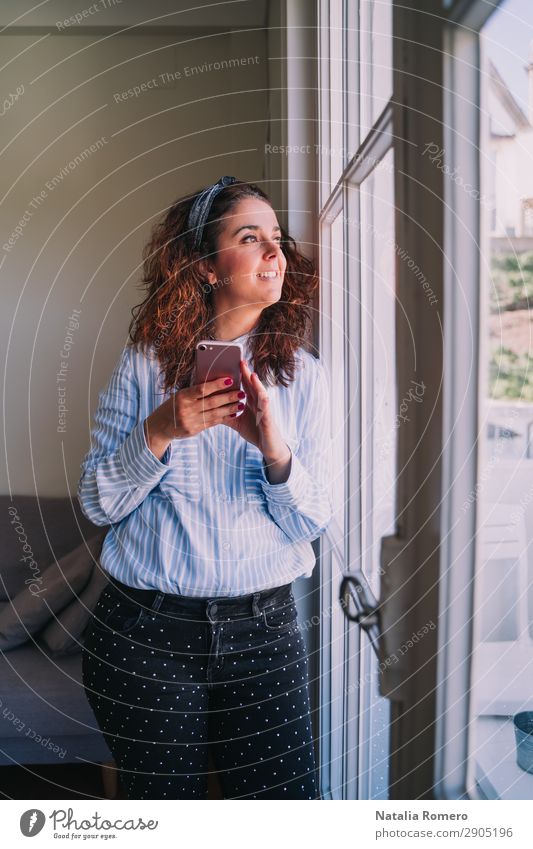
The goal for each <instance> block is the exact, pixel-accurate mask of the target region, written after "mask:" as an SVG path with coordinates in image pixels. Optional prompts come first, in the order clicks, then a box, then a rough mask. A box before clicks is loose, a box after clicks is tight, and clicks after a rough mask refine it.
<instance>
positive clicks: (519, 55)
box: [483, 0, 533, 115]
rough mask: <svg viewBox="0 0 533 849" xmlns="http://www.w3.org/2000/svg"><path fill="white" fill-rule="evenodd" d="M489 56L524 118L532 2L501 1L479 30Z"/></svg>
mask: <svg viewBox="0 0 533 849" xmlns="http://www.w3.org/2000/svg"><path fill="white" fill-rule="evenodd" d="M483 34H484V36H485V37H486V43H487V49H488V52H489V56H490V58H491V59H492V61H493V62H494V64H495V65H496V67H497V68H498V71H499V72H500V74H501V75H502V77H503V79H504V80H505V82H506V83H507V85H508V87H509V89H510V90H511V92H512V94H513V96H514V97H515V99H516V100H517V101H518V103H519V104H520V106H521V107H522V109H523V110H524V112H525V113H526V115H527V114H528V78H527V72H526V71H525V70H524V66H525V65H527V64H528V62H529V57H530V54H531V42H532V41H533V0H504V2H503V3H501V4H500V5H499V6H498V8H497V9H496V10H495V11H494V12H493V13H492V15H491V16H490V18H489V20H488V21H487V23H486V24H485V26H484V27H483Z"/></svg>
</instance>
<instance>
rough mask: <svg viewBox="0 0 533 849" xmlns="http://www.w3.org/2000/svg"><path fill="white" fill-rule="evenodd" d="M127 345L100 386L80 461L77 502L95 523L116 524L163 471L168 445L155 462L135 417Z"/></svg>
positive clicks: (133, 382)
mask: <svg viewBox="0 0 533 849" xmlns="http://www.w3.org/2000/svg"><path fill="white" fill-rule="evenodd" d="M134 355H135V351H134V350H133V348H132V347H131V346H129V345H127V346H126V347H125V348H124V350H123V352H122V354H121V357H120V360H119V362H118V363H117V365H116V366H115V369H114V371H113V373H112V375H111V379H110V381H109V384H108V386H107V388H106V389H105V390H103V391H102V392H100V393H99V396H98V407H97V410H96V413H95V417H94V420H95V427H94V429H93V430H92V432H91V449H90V450H89V452H88V454H87V455H86V456H85V459H84V460H83V462H82V464H81V470H82V474H81V477H80V479H79V482H78V490H77V495H78V500H79V502H80V506H81V509H82V512H83V513H84V514H85V516H87V518H88V519H89V520H90V521H91V522H93V523H94V524H95V525H108V524H113V523H115V522H120V521H121V519H123V518H124V517H125V516H127V515H128V514H129V513H131V512H132V511H133V510H135V508H136V507H138V506H139V504H140V503H141V502H142V501H143V500H144V499H145V498H146V496H147V495H148V493H149V492H150V490H152V489H153V488H154V487H155V486H156V485H157V484H158V483H159V481H160V480H161V478H162V476H163V475H164V474H165V472H168V469H169V465H168V464H169V462H170V457H171V453H172V443H170V445H169V447H168V448H167V450H166V451H165V453H164V454H163V457H162V458H161V460H158V459H157V457H156V456H155V454H153V453H152V452H151V451H150V449H149V447H148V444H147V442H146V436H145V432H144V419H142V420H140V421H139V406H140V405H139V397H140V393H139V385H138V381H137V378H136V375H135V370H134V368H133V364H132V358H133V356H134Z"/></svg>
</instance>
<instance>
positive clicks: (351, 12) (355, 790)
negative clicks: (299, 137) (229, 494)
mask: <svg viewBox="0 0 533 849" xmlns="http://www.w3.org/2000/svg"><path fill="white" fill-rule="evenodd" d="M319 10H320V26H319V31H320V33H321V35H320V38H319V51H320V121H319V145H320V150H321V157H320V181H319V182H320V189H319V200H320V209H321V213H320V271H321V281H322V307H321V328H320V349H321V355H322V356H323V357H325V358H327V360H328V362H329V367H330V370H331V373H332V376H333V377H332V379H333V387H332V392H333V396H334V397H333V400H332V410H334V415H333V416H332V422H331V426H332V438H333V439H334V444H335V489H336V493H337V503H336V506H335V520H334V522H333V523H332V525H331V526H330V529H329V531H328V534H327V535H326V538H325V541H324V544H323V551H322V556H321V563H322V610H323V611H324V610H331V611H332V615H331V616H330V617H324V618H323V625H322V639H321V668H320V681H321V695H320V708H321V711H320V712H321V733H320V739H321V747H320V749H321V751H320V776H321V790H322V796H323V798H330V799H343V798H345V799H357V798H359V799H384V798H387V797H388V759H389V752H388V749H389V730H388V729H389V702H388V701H387V700H386V699H384V698H382V697H381V696H380V694H379V689H378V681H379V674H378V662H377V658H376V656H375V654H374V650H373V647H372V645H371V643H370V641H369V639H368V637H367V636H366V634H365V632H363V631H361V630H360V629H359V628H358V627H357V626H356V625H353V624H351V623H349V622H348V621H347V620H346V619H345V617H344V615H343V612H342V609H341V607H340V605H339V604H338V590H339V585H340V581H341V577H342V573H343V572H347V571H349V570H350V569H356V568H359V567H360V566H361V564H363V571H364V574H365V575H366V578H367V581H368V585H369V587H370V588H371V589H372V591H373V592H374V594H375V595H376V597H379V591H380V586H379V584H380V581H379V568H378V567H379V547H380V542H381V537H382V536H383V535H385V534H389V533H391V532H393V531H394V511H395V500H394V488H395V478H396V469H395V463H396V450H395V440H396V432H397V431H396V411H397V398H396V374H395V360H396V352H395V333H394V316H395V286H394V268H395V258H396V254H395V240H394V209H395V206H394V172H393V168H394V153H393V133H392V109H391V107H390V98H391V95H392V72H391V61H392V36H391V3H390V2H384V0H381V2H380V1H379V0H375V2H372V1H371V0H361V2H360V3H359V4H358V3H355V2H347V0H346V2H341V0H332V2H329V3H328V2H321V3H320V6H319ZM328 28H331V34H330V37H329V39H327V38H326V37H325V35H324V32H327V31H328ZM342 33H343V34H344V35H343V37H341V34H342ZM337 121H338V122H339V124H338V125H337V123H336V122H337ZM339 147H340V148H341V150H339Z"/></svg>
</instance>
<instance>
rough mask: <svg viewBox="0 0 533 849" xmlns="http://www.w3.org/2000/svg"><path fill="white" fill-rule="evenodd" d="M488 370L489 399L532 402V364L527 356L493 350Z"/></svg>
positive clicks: (507, 349)
mask: <svg viewBox="0 0 533 849" xmlns="http://www.w3.org/2000/svg"><path fill="white" fill-rule="evenodd" d="M489 369H490V371H489V383H490V390H489V392H490V397H491V398H499V399H504V398H505V399H507V398H509V399H513V400H516V399H520V401H533V364H532V363H531V362H530V360H529V357H528V356H527V354H522V356H519V355H518V354H515V352H514V351H511V350H510V349H509V348H503V347H499V348H494V349H493V351H492V353H491V359H490V364H489Z"/></svg>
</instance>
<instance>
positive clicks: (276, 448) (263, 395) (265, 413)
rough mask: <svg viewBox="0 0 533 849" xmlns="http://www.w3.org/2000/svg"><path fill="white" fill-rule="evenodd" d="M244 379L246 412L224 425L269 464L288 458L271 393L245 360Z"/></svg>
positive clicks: (242, 361) (243, 362)
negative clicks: (271, 400) (272, 406)
mask: <svg viewBox="0 0 533 849" xmlns="http://www.w3.org/2000/svg"><path fill="white" fill-rule="evenodd" d="M241 375H242V387H243V390H244V391H245V392H246V402H245V407H244V410H243V411H242V413H241V414H240V416H237V417H236V418H235V419H231V418H229V419H226V421H225V423H224V424H226V425H227V427H231V428H233V430H236V431H237V432H238V433H239V434H240V435H241V436H242V437H243V439H246V440H247V441H248V442H251V444H252V445H255V447H256V448H258V449H259V451H261V453H262V454H263V456H264V457H265V458H267V460H276V459H279V458H282V457H287V456H288V455H290V449H289V447H288V446H287V443H286V442H285V440H284V439H283V437H282V436H281V433H280V432H279V429H278V426H277V424H276V422H275V421H274V418H273V416H272V412H271V410H270V399H269V397H268V393H267V391H266V389H265V387H264V386H263V384H262V383H261V381H260V380H259V378H258V376H257V374H255V372H253V373H252V372H250V369H249V368H248V365H247V363H246V361H245V360H241Z"/></svg>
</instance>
